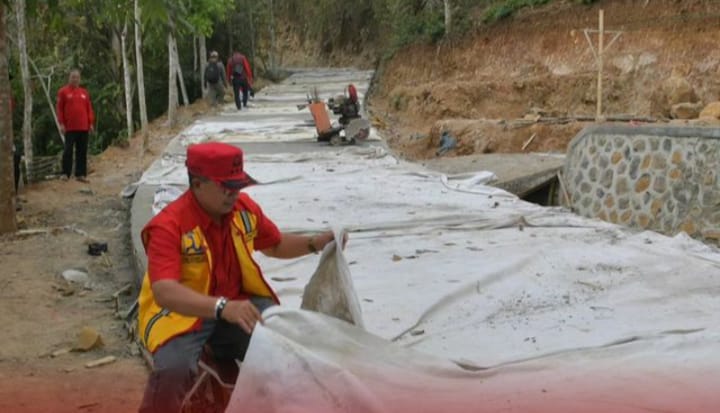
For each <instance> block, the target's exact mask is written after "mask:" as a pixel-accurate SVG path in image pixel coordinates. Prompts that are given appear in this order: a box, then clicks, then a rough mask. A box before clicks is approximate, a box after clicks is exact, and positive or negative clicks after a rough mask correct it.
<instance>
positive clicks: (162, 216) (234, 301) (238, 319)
mask: <svg viewBox="0 0 720 413" xmlns="http://www.w3.org/2000/svg"><path fill="white" fill-rule="evenodd" d="M186 166H187V168H188V175H189V180H190V188H189V189H188V190H187V191H186V192H185V193H184V194H183V195H182V196H181V197H180V198H178V199H177V200H176V201H174V202H172V203H171V204H169V205H167V206H166V207H165V208H164V209H163V210H162V211H161V212H160V213H159V214H158V215H157V216H155V217H154V218H153V219H151V220H150V222H149V223H148V224H147V225H146V226H145V228H144V229H143V231H142V239H143V244H144V247H145V251H146V253H147V257H148V270H147V273H146V274H145V277H144V279H143V284H142V288H141V290H140V296H139V298H138V301H139V313H138V332H139V334H140V337H141V339H142V342H143V344H144V345H145V347H146V348H147V349H148V350H149V351H150V352H152V354H153V361H154V368H153V372H152V374H151V375H150V378H149V380H148V384H147V388H146V391H145V396H144V399H143V402H142V405H141V407H140V412H142V413H146V412H153V413H157V412H162V413H166V412H167V413H170V412H172V413H175V412H179V411H180V408H181V405H182V401H183V398H184V397H185V394H186V393H187V391H188V390H189V389H190V387H191V386H192V380H193V378H194V376H195V373H197V364H198V359H199V358H200V355H201V353H202V351H203V348H204V347H205V345H208V346H209V348H210V349H211V351H212V355H213V357H214V358H215V359H216V360H217V361H218V362H219V364H221V365H223V366H235V363H234V362H233V360H234V359H240V360H242V359H243V358H244V355H245V351H246V350H247V346H248V343H249V340H250V334H251V333H252V331H253V328H254V326H255V324H256V323H258V322H260V323H262V316H261V313H262V311H263V310H264V309H266V308H267V307H270V306H272V305H274V304H278V303H279V301H278V298H277V296H276V295H275V293H274V292H273V290H272V289H271V287H270V285H269V284H268V283H267V282H266V281H265V279H264V277H263V275H262V271H261V270H260V267H259V266H258V265H257V263H256V262H255V260H254V259H253V258H252V253H253V252H254V251H258V250H259V251H261V252H262V253H263V254H265V255H267V256H270V257H276V258H295V257H300V256H302V255H305V254H309V253H317V252H318V251H320V250H322V249H323V248H324V247H325V245H326V244H327V243H329V242H330V241H332V240H333V238H334V235H333V233H332V232H330V231H328V232H324V233H321V234H317V235H313V236H304V235H294V234H287V233H281V232H280V231H279V230H278V228H277V227H276V226H275V224H274V223H273V222H272V221H271V220H270V219H269V218H268V217H266V216H265V215H264V214H263V211H262V210H261V209H260V207H259V206H258V205H257V204H256V203H255V202H254V201H253V200H252V199H251V198H250V196H248V195H247V194H245V193H243V192H240V190H241V189H242V188H244V187H245V186H247V185H249V184H252V183H254V181H253V179H252V178H251V177H250V176H249V175H247V174H246V173H245V171H244V168H243V152H242V150H241V149H240V148H237V147H235V146H232V145H228V144H224V143H217V142H212V143H201V144H197V145H191V146H190V147H189V148H188V150H187V160H186Z"/></svg>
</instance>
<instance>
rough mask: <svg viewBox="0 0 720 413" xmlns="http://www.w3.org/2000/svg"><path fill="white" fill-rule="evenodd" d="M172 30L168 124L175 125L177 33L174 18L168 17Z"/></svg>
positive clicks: (169, 62)
mask: <svg viewBox="0 0 720 413" xmlns="http://www.w3.org/2000/svg"><path fill="white" fill-rule="evenodd" d="M168 24H169V26H170V30H168V35H167V47H168V110H167V117H168V120H167V121H168V125H169V126H174V125H175V123H176V122H177V107H178V89H177V67H176V65H175V35H174V34H173V29H174V24H173V22H172V18H169V19H168Z"/></svg>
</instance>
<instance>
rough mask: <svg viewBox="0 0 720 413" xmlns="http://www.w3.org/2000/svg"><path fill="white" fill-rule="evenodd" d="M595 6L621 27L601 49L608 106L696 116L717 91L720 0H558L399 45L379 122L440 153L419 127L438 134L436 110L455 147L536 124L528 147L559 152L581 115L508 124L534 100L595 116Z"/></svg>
mask: <svg viewBox="0 0 720 413" xmlns="http://www.w3.org/2000/svg"><path fill="white" fill-rule="evenodd" d="M600 8H603V9H604V11H605V27H606V30H620V31H622V35H621V36H620V37H619V38H618V40H617V41H616V42H615V43H613V44H612V46H611V47H610V48H609V49H608V52H607V54H606V56H605V71H604V77H603V84H604V85H603V86H604V87H603V107H604V111H603V113H604V114H605V115H606V116H612V115H624V117H628V118H632V117H636V118H640V119H658V120H661V121H665V120H669V118H671V116H673V115H675V117H680V116H682V117H684V118H688V117H690V118H692V117H697V116H699V112H700V111H702V109H703V108H704V107H705V105H707V104H709V103H711V102H714V101H718V100H719V98H720V48H718V47H717V43H716V41H715V40H714V39H717V38H718V37H720V26H718V25H717V19H718V18H719V17H720V2H717V1H710V0H692V1H691V0H683V1H675V0H656V1H652V2H635V1H600V2H596V4H594V5H592V6H584V5H578V4H577V2H553V3H551V4H550V5H549V6H546V7H541V8H537V9H534V10H530V9H528V10H524V11H523V12H521V13H520V14H519V15H518V16H516V17H514V18H512V19H510V20H507V21H503V22H499V23H496V24H494V25H492V26H489V27H486V28H483V29H482V30H480V31H478V32H477V33H474V34H473V35H469V36H467V37H466V38H464V39H462V40H459V41H457V40H456V41H453V42H446V43H442V44H439V45H416V46H413V47H410V48H408V49H406V50H402V51H400V52H398V53H397V54H396V55H395V56H394V57H393V58H392V59H391V60H389V61H388V62H387V63H386V64H384V66H383V67H382V69H381V72H380V73H379V76H378V83H377V85H376V88H375V92H374V95H373V97H372V101H371V112H372V114H373V116H374V118H375V120H376V124H377V125H379V126H381V127H382V125H383V124H394V123H398V125H397V126H396V127H395V128H394V129H387V130H386V131H385V133H386V134H387V135H391V136H392V138H391V139H390V141H391V144H392V145H393V147H394V148H396V149H397V150H398V151H399V152H401V153H402V154H404V155H406V156H407V157H408V158H411V159H417V158H427V157H431V156H434V155H435V151H436V150H437V147H436V146H433V145H434V144H436V143H437V142H438V141H437V140H433V139H431V140H430V141H423V140H421V139H417V138H416V136H417V135H418V134H420V135H430V136H434V137H437V135H438V133H437V131H438V130H439V128H441V126H440V124H439V123H438V122H439V121H443V122H444V124H445V125H447V126H448V127H449V129H450V130H451V131H455V133H456V134H457V135H458V136H457V137H458V139H459V140H460V141H461V145H459V146H458V149H457V150H455V151H452V152H450V154H467V153H476V152H520V151H521V150H522V146H523V145H524V143H525V142H527V140H528V139H529V138H530V137H531V136H532V135H533V134H535V135H536V137H535V138H534V139H533V142H532V144H531V145H529V146H527V147H526V148H525V150H526V151H558V152H564V151H565V149H566V146H567V144H568V143H569V141H570V140H571V139H572V137H573V136H574V135H575V134H576V133H577V131H579V130H580V129H581V128H582V127H583V126H584V124H585V123H582V122H571V123H568V122H556V123H544V124H540V123H539V124H537V125H532V126H526V127H521V128H515V127H513V126H512V125H513V123H516V122H515V120H517V119H525V120H527V119H528V118H527V117H526V115H528V114H531V115H534V114H536V113H539V112H544V113H546V114H548V116H550V117H560V118H565V119H570V120H571V119H573V118H577V117H580V118H582V119H588V118H592V117H593V116H594V114H595V107H596V99H597V92H596V84H597V69H596V64H595V59H594V57H593V54H592V52H591V51H590V48H589V47H588V43H587V41H586V38H585V34H584V32H583V29H585V28H589V29H593V28H596V27H597V19H598V10H599V9H600ZM610 36H611V35H608V39H607V40H610V39H611V37H610ZM606 43H607V42H606ZM678 105H681V106H678ZM679 110H680V111H683V112H682V115H679V114H678V111H679ZM695 112H697V114H696V113H695ZM501 120H503V121H501ZM691 124H692V122H691Z"/></svg>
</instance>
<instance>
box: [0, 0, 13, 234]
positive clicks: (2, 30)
mask: <svg viewBox="0 0 720 413" xmlns="http://www.w3.org/2000/svg"><path fill="white" fill-rule="evenodd" d="M6 13H7V6H6V5H5V3H2V2H0V234H5V233H8V232H15V230H17V222H16V221H15V181H14V179H13V175H14V171H13V159H12V149H13V128H12V111H11V103H10V101H11V98H12V97H11V91H10V73H9V72H8V47H7V21H6V18H5V16H6Z"/></svg>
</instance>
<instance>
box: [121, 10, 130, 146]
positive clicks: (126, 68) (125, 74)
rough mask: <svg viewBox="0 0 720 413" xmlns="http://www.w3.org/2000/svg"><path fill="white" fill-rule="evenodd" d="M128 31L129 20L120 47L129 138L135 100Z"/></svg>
mask: <svg viewBox="0 0 720 413" xmlns="http://www.w3.org/2000/svg"><path fill="white" fill-rule="evenodd" d="M127 31H128V24H127V20H126V21H125V25H124V26H123V31H122V34H121V35H120V47H121V48H122V62H123V84H124V85H125V121H126V122H127V136H128V139H130V138H132V135H133V116H132V113H133V100H132V80H131V78H130V76H131V73H130V62H129V61H128V56H127Z"/></svg>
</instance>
